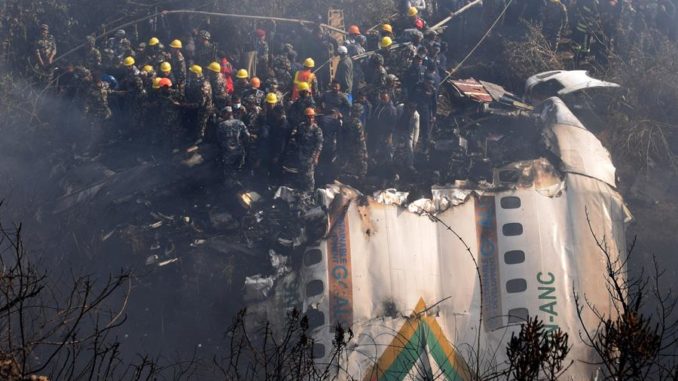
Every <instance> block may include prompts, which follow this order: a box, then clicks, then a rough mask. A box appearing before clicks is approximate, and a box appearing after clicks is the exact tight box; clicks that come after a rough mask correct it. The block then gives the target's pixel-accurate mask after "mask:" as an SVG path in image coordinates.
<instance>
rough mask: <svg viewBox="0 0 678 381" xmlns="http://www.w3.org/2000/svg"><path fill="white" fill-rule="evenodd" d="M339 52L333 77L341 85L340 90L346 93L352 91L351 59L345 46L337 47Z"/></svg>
mask: <svg viewBox="0 0 678 381" xmlns="http://www.w3.org/2000/svg"><path fill="white" fill-rule="evenodd" d="M337 53H338V54H339V63H338V64H337V71H336V73H335V74H334V79H335V80H336V81H337V82H339V85H341V91H343V92H344V93H346V94H351V93H352V92H353V60H352V59H351V57H349V55H348V49H347V48H346V47H345V46H340V47H339V48H337Z"/></svg>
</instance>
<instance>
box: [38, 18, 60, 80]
mask: <svg viewBox="0 0 678 381" xmlns="http://www.w3.org/2000/svg"><path fill="white" fill-rule="evenodd" d="M56 54H57V47H56V40H55V39H54V36H52V35H51V34H50V33H49V26H48V25H47V24H42V25H40V39H38V40H37V41H36V42H35V60H36V62H37V70H38V72H39V73H40V77H41V78H42V79H43V80H45V81H49V79H50V71H51V66H52V63H54V58H55V57H56Z"/></svg>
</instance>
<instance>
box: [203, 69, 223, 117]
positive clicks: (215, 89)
mask: <svg viewBox="0 0 678 381" xmlns="http://www.w3.org/2000/svg"><path fill="white" fill-rule="evenodd" d="M207 78H208V79H209V82H210V85H211V86H212V100H213V101H214V105H215V106H216V107H217V109H218V110H221V109H222V108H224V106H226V103H228V93H226V82H225V81H224V76H223V75H221V73H215V72H212V71H210V72H209V73H208V74H207Z"/></svg>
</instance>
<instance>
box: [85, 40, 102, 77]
mask: <svg viewBox="0 0 678 381" xmlns="http://www.w3.org/2000/svg"><path fill="white" fill-rule="evenodd" d="M101 64H102V58H101V52H100V51H99V49H97V47H96V39H95V38H94V36H87V40H86V42H85V66H86V67H87V68H88V69H89V70H91V71H93V72H95V73H97V72H99V70H101Z"/></svg>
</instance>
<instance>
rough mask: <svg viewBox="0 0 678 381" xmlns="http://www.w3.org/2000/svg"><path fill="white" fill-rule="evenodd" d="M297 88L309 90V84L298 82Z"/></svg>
mask: <svg viewBox="0 0 678 381" xmlns="http://www.w3.org/2000/svg"><path fill="white" fill-rule="evenodd" d="M297 90H299V91H309V90H311V86H310V85H309V84H308V82H299V84H298V85H297Z"/></svg>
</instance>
